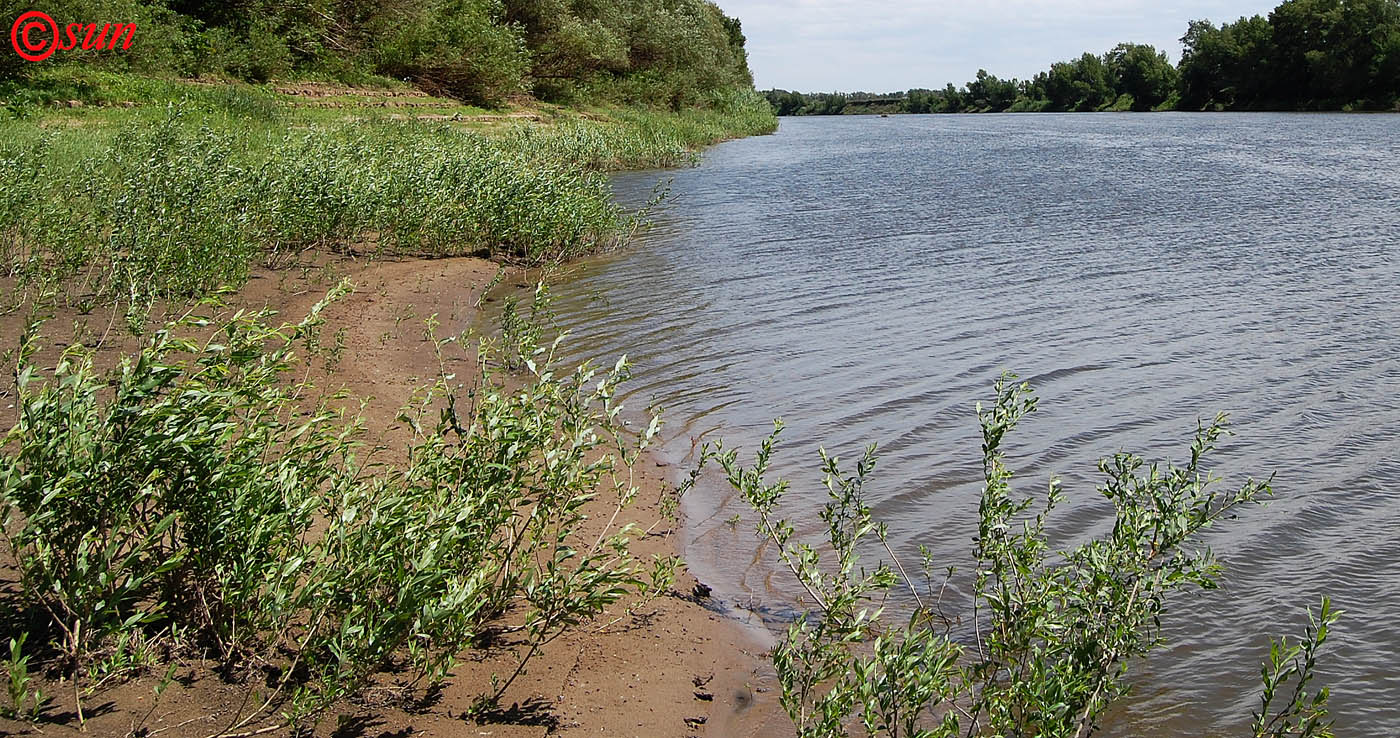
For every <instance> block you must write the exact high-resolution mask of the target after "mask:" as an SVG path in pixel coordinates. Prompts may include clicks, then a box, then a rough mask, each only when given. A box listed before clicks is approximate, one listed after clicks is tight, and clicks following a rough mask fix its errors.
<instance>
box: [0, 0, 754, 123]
mask: <svg viewBox="0 0 1400 738" xmlns="http://www.w3.org/2000/svg"><path fill="white" fill-rule="evenodd" d="M19 5H22V6H23V7H19ZM9 6H14V7H15V8H18V9H14V10H13V12H10V13H7V14H6V15H5V16H4V19H3V22H4V23H6V24H9V23H12V22H13V21H14V19H15V17H17V16H18V14H19V12H21V11H22V10H40V11H44V12H46V13H48V14H49V15H50V16H52V17H53V18H54V19H55V20H56V21H57V22H58V23H60V24H63V23H68V22H79V21H81V22H94V21H95V22H98V23H101V22H124V23H135V24H136V25H137V33H136V38H135V43H134V44H133V46H132V48H131V50H130V51H128V52H124V53H118V54H110V53H104V54H97V53H84V54H79V55H77V56H76V57H75V56H73V55H55V56H54V57H53V58H51V59H50V60H48V61H45V62H43V63H40V64H31V63H26V62H23V61H21V60H20V59H19V58H18V56H17V55H15V54H11V53H6V54H3V55H0V79H5V78H9V79H22V78H23V77H25V76H27V75H32V73H33V72H34V71H36V70H38V69H42V68H43V67H44V66H46V65H51V64H62V63H70V64H71V63H81V64H88V65H98V66H105V67H109V68H118V69H130V70H132V71H137V72H144V73H155V74H173V75H181V76H215V77H232V78H239V79H247V80H254V81H262V80H267V79H271V78H285V77H288V76H312V77H329V78H333V79H340V80H343V81H347V82H356V81H370V80H371V78H373V77H381V78H382V77H392V78H395V79H398V80H405V79H406V80H409V81H411V82H414V83H416V84H418V85H419V86H421V87H423V88H425V89H428V90H430V91H433V92H437V93H441V94H446V95H450V96H453V97H457V98H460V99H463V100H466V101H469V102H480V103H494V102H498V101H501V100H504V99H506V98H508V97H510V96H512V95H516V94H533V95H535V96H538V97H541V98H545V99H549V100H557V101H575V100H581V101H590V100H613V101H619V102H628V103H646V104H653V105H664V106H669V107H673V108H680V107H684V106H689V105H693V104H695V103H697V102H701V101H703V100H705V99H707V98H708V97H709V96H711V95H712V94H714V93H715V92H717V91H721V90H727V89H731V88H733V87H736V86H738V87H752V85H753V77H752V75H751V74H750V73H749V68H748V55H747V53H746V51H745V49H744V44H745V39H744V34H743V31H742V29H741V27H740V25H739V21H738V20H737V19H735V18H731V17H729V16H727V15H725V14H724V13H723V12H722V11H721V10H720V9H719V7H718V6H717V5H715V4H714V3H713V2H709V1H708V0H607V1H606V2H604V1H602V0H231V1H230V0H28V1H27V2H24V3H21V4H18V5H17V4H16V3H15V2H14V1H13V0H10V1H8V2H0V7H9ZM7 51H8V50H7Z"/></svg>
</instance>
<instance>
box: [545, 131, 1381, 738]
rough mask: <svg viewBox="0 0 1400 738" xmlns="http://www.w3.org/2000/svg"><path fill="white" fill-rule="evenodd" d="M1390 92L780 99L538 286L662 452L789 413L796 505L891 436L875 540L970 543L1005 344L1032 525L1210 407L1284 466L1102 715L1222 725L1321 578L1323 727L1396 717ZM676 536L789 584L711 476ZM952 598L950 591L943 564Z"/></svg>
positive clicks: (773, 584)
mask: <svg viewBox="0 0 1400 738" xmlns="http://www.w3.org/2000/svg"><path fill="white" fill-rule="evenodd" d="M1397 142H1400V116H1395V115H1375V116H1364V115H1273V114H1240V115H1233V114H1219V115H1205V114H1198V115H1190V114H1083V115H1019V116H1018V115H989V116H896V117H891V118H878V117H847V118H839V117H838V118H790V119H784V120H783V122H782V126H781V128H780V130H779V132H778V133H777V134H775V135H773V136H766V137H760V138H752V139H746V140H741V141H735V142H730V143H727V144H723V145H720V146H718V147H715V148H713V149H711V150H710V151H708V152H707V153H706V155H705V159H704V163H703V164H702V165H701V166H699V167H697V168H694V169H689V170H684V171H676V172H664V173H659V172H640V173H627V174H621V175H618V176H617V177H616V179H615V186H616V189H617V192H618V196H619V198H621V200H622V201H624V202H627V203H634V204H635V203H640V202H644V201H645V200H646V199H647V197H648V196H649V195H650V194H651V192H652V190H653V188H654V187H655V186H656V184H657V182H658V180H659V179H662V180H672V182H671V197H670V198H669V200H668V202H667V203H666V205H665V206H664V207H663V208H662V209H661V210H660V212H659V213H658V214H657V215H656V218H655V220H656V222H655V225H654V227H653V228H652V229H651V230H650V231H648V232H647V233H646V234H645V235H644V236H643V237H641V238H640V239H639V240H638V241H637V242H636V243H635V244H633V245H632V246H631V247H629V248H628V249H626V250H625V251H623V252H621V253H618V254H615V255H612V256H609V257H605V258H601V259H597V260H592V261H589V262H586V263H584V264H582V265H579V266H577V267H574V268H573V269H571V271H570V273H569V274H567V275H566V276H565V277H564V278H563V279H561V280H560V281H559V282H558V283H557V284H556V287H555V295H556V304H555V307H556V309H557V310H558V313H559V315H560V319H561V321H562V323H563V324H564V326H565V327H566V328H567V329H569V330H570V331H571V332H572V333H573V336H574V337H573V340H572V341H571V343H570V344H569V346H570V351H571V355H570V356H571V358H584V357H597V358H599V359H604V360H609V361H610V360H611V359H612V358H613V357H615V356H616V355H618V354H621V353H627V354H628V355H629V356H630V357H631V358H632V359H633V361H634V363H635V373H636V379H635V380H634V381H633V382H632V383H631V385H630V390H629V402H630V403H631V405H632V407H634V408H641V407H645V406H647V405H649V404H657V405H660V406H662V407H664V409H665V412H666V417H667V419H668V425H667V430H666V439H667V440H666V444H665V452H666V453H667V454H668V455H670V456H671V457H672V458H674V459H676V460H678V461H682V462H684V461H686V460H687V458H688V457H689V456H690V454H691V452H692V448H693V447H694V445H695V444H696V443H698V442H700V441H702V440H715V439H718V438H724V439H726V441H727V442H729V443H730V444H731V445H738V446H741V447H744V448H747V449H752V447H753V446H754V445H755V444H756V443H757V441H758V440H759V439H761V438H762V437H763V436H764V435H765V434H766V433H767V431H768V430H769V428H770V427H771V420H772V419H773V418H775V417H779V416H781V417H782V418H783V419H784V420H785V421H786V423H787V430H786V431H785V433H784V436H783V439H784V442H783V444H782V447H781V451H780V454H779V457H778V459H777V465H776V466H777V471H779V472H781V473H782V474H784V475H786V476H789V477H791V478H792V479H793V481H794V487H793V491H792V493H791V495H792V496H791V498H790V503H791V504H790V505H789V506H788V508H787V510H788V512H789V514H791V515H792V516H793V517H794V518H795V519H797V520H798V521H799V523H800V527H801V528H803V529H804V530H811V529H812V524H813V523H814V522H815V510H816V509H817V507H818V506H819V505H820V504H821V502H822V501H823V500H824V494H825V492H824V490H823V489H821V488H820V487H819V486H818V484H817V482H818V480H819V476H818V474H817V471H816V466H817V463H816V449H817V448H818V447H819V446H824V447H825V448H827V449H828V450H829V451H831V452H832V453H835V454H839V455H840V456H842V457H843V458H845V459H847V460H849V461H850V462H851V464H852V466H853V464H854V460H855V458H856V457H857V456H858V455H859V453H860V451H861V449H862V448H863V447H864V446H865V445H866V444H868V443H871V442H878V443H879V444H880V449H881V456H880V462H879V466H878V468H877V470H876V473H875V475H874V477H873V478H872V479H871V482H870V486H869V487H868V489H867V493H868V495H869V497H870V498H871V500H872V501H873V502H874V508H875V513H876V515H877V516H878V517H880V518H882V519H883V520H885V521H886V522H887V523H888V524H889V526H890V532H891V538H892V541H893V543H894V544H895V545H896V550H898V551H900V552H901V553H902V554H903V555H905V556H907V557H909V558H910V559H911V560H916V551H917V548H918V546H919V544H925V545H928V546H929V548H930V549H932V550H933V552H934V553H935V555H936V562H937V563H938V564H939V565H944V566H946V565H950V564H956V565H960V566H963V567H966V565H967V564H968V554H969V552H970V550H971V545H970V539H971V537H972V535H973V533H974V532H975V523H976V509H977V495H978V491H979V486H980V474H981V466H980V450H979V443H980V439H979V435H978V427H977V421H976V417H975V414H974V410H973V408H974V406H975V404H976V403H977V402H978V401H979V400H982V401H986V400H989V399H990V398H991V396H992V392H991V387H992V382H993V381H994V380H995V378H996V377H997V375H998V374H999V373H1000V372H1001V371H1002V370H1003V369H1007V370H1013V371H1016V372H1018V373H1019V374H1020V375H1021V376H1022V377H1023V378H1025V379H1027V380H1028V381H1030V382H1031V384H1032V385H1033V386H1034V387H1035V389H1036V390H1037V392H1038V394H1039V396H1040V398H1041V400H1040V402H1041V405H1040V410H1039V411H1038V412H1037V413H1036V414H1035V415H1033V416H1032V417H1030V418H1029V419H1027V420H1026V421H1025V422H1024V423H1023V425H1022V427H1021V428H1020V429H1018V431H1017V432H1016V433H1015V434H1014V435H1013V436H1011V437H1010V439H1009V441H1008V446H1007V447H1008V450H1009V451H1010V459H1011V463H1012V466H1013V468H1016V469H1017V470H1018V472H1019V474H1018V477H1017V482H1018V484H1019V485H1020V486H1019V489H1020V490H1022V491H1024V492H1029V493H1037V494H1039V493H1040V492H1041V491H1042V490H1043V488H1044V484H1045V482H1046V480H1047V479H1048V478H1049V476H1050V475H1051V474H1052V473H1053V474H1057V475H1059V476H1060V477H1061V478H1062V479H1063V480H1064V489H1065V491H1066V493H1067V494H1068V496H1069V502H1068V503H1067V504H1066V505H1065V507H1064V508H1062V509H1060V510H1058V511H1057V514H1056V515H1055V517H1054V525H1053V526H1052V533H1053V536H1054V540H1055V541H1056V543H1057V544H1060V545H1072V544H1073V543H1075V542H1077V541H1080V540H1083V539H1084V538H1085V537H1086V536H1090V535H1093V534H1095V533H1102V532H1103V531H1105V530H1106V529H1107V526H1108V524H1109V523H1110V521H1111V517H1110V516H1111V512H1110V509H1109V508H1108V507H1107V506H1106V505H1105V504H1104V503H1103V501H1102V500H1101V499H1100V498H1098V497H1097V495H1096V493H1095V490H1094V485H1095V483H1096V480H1097V479H1098V477H1097V472H1096V471H1095V461H1096V460H1097V459H1099V458H1100V457H1102V456H1105V455H1109V454H1112V453H1114V452H1116V451H1119V450H1129V451H1135V452H1140V453H1143V454H1144V455H1146V456H1147V457H1149V459H1158V458H1160V459H1167V460H1176V461H1183V460H1184V459H1185V457H1186V451H1187V448H1188V444H1189V442H1190V438H1191V434H1192V432H1193V431H1194V429H1195V425H1196V421H1197V419H1198V418H1209V417H1211V416H1213V415H1214V414H1215V413H1216V412H1218V411H1224V412H1228V413H1229V414H1230V416H1231V420H1232V426H1233V429H1234V430H1235V431H1236V432H1237V434H1238V435H1237V436H1236V437H1234V438H1231V439H1228V441H1227V442H1226V443H1225V444H1224V445H1223V446H1222V448H1221V450H1220V451H1219V452H1217V454H1216V455H1215V456H1214V460H1213V463H1212V464H1211V466H1212V467H1213V468H1214V469H1215V470H1216V471H1217V472H1219V473H1220V474H1221V475H1222V476H1224V477H1225V478H1226V483H1227V484H1228V483H1234V484H1236V485H1237V484H1239V483H1240V482H1241V481H1242V480H1243V479H1244V477H1245V475H1254V476H1267V475H1269V474H1271V473H1273V474H1276V476H1275V478H1274V487H1275V490H1276V497H1275V499H1274V500H1273V501H1272V502H1271V503H1270V504H1268V505H1267V506H1264V507H1258V508H1251V509H1249V510H1247V511H1245V512H1244V513H1243V514H1242V515H1241V516H1240V518H1239V519H1237V520H1232V521H1226V522H1225V523H1224V524H1222V525H1220V526H1219V527H1218V528H1217V529H1215V530H1214V531H1212V532H1211V533H1210V535H1209V536H1208V537H1207V541H1208V543H1209V544H1210V545H1211V546H1212V547H1213V548H1214V549H1215V551H1216V552H1217V554H1219V555H1220V557H1221V559H1222V560H1223V562H1224V564H1225V566H1226V569H1227V573H1226V575H1225V577H1224V580H1223V583H1224V589H1223V590H1222V591H1214V592H1205V593H1194V594H1183V595H1181V596H1175V597H1173V598H1172V600H1171V602H1170V605H1169V607H1170V609H1169V611H1168V614H1167V616H1166V618H1165V625H1166V627H1165V635H1166V637H1167V639H1168V644H1167V645H1166V646H1164V647H1162V648H1161V649H1160V650H1159V651H1157V652H1155V653H1154V654H1153V655H1152V656H1151V657H1150V658H1149V660H1148V661H1147V662H1146V663H1142V664H1138V665H1136V666H1135V667H1134V670H1133V675H1134V681H1135V683H1136V689H1135V693H1134V694H1133V695H1132V696H1130V697H1129V698H1127V700H1126V701H1125V702H1123V703H1122V705H1121V706H1120V707H1119V708H1117V709H1116V710H1115V711H1114V714H1113V715H1111V716H1110V717H1109V720H1108V722H1107V725H1106V734H1108V735H1145V736H1180V735H1227V734H1233V735H1238V734H1241V733H1243V732H1244V730H1245V729H1246V728H1247V726H1248V722H1249V718H1250V711H1251V709H1253V708H1254V707H1255V706H1256V703H1257V699H1258V698H1257V694H1258V667H1259V663H1260V661H1261V660H1262V659H1263V658H1264V657H1265V656H1266V655H1267V651H1268V639H1267V637H1268V635H1269V634H1285V633H1287V634H1293V633H1294V632H1297V631H1299V630H1300V629H1301V627H1302V625H1303V624H1304V623H1305V622H1306V619H1305V617H1304V615H1303V610H1304V608H1305V607H1306V606H1309V605H1315V604H1316V602H1317V601H1318V599H1319V597H1321V596H1322V595H1324V594H1326V595H1330V596H1331V597H1332V599H1333V601H1334V604H1335V605H1336V606H1337V607H1338V608H1340V609H1343V610H1345V611H1346V614H1345V616H1344V619H1343V620H1342V622H1341V623H1340V625H1339V627H1338V629H1337V630H1336V631H1335V633H1334V640H1333V641H1331V642H1330V643H1329V646H1330V647H1329V648H1328V650H1327V652H1326V654H1325V656H1324V659H1323V661H1324V662H1325V667H1324V669H1323V673H1322V679H1324V680H1325V681H1326V682H1328V683H1331V684H1332V685H1333V688H1334V696H1333V712H1334V716H1335V717H1336V719H1337V726H1338V731H1339V734H1341V735H1354V736H1363V735H1397V734H1400V668H1397V666H1400V143H1397ZM684 511H685V532H686V533H685V535H686V539H685V552H686V555H687V557H688V559H689V560H690V561H691V562H692V565H693V567H694V568H695V570H696V571H697V572H698V573H699V574H700V576H701V577H702V578H703V579H704V580H705V581H707V582H708V583H710V584H711V585H712V586H713V587H714V589H715V592H716V594H717V595H718V596H719V597H721V598H722V600H723V601H724V602H726V603H727V604H728V605H729V606H730V607H733V608H735V609H736V610H742V609H743V608H749V609H751V610H756V611H758V612H759V613H762V614H764V615H766V616H767V617H768V618H769V619H770V620H773V619H778V618H781V616H782V615H783V614H784V613H787V612H790V610H791V603H792V602H794V601H795V598H796V593H795V592H794V591H793V586H792V583H791V582H790V581H789V580H787V579H785V578H784V577H782V576H781V575H779V574H778V572H777V570H776V569H775V566H774V565H775V560H774V556H773V553H772V551H769V550H765V549H762V548H760V547H759V546H758V545H757V542H756V539H755V537H754V535H753V532H752V524H751V522H750V520H749V519H745V520H744V522H742V523H740V524H737V525H735V524H733V523H731V522H729V521H731V520H732V518H733V516H734V515H735V514H738V513H743V512H744V506H743V504H742V502H741V501H738V500H736V499H734V497H733V495H732V494H731V493H730V492H729V490H728V489H727V488H726V487H724V486H723V484H722V483H721V480H717V479H714V478H713V477H708V478H706V479H705V480H704V482H703V483H702V484H701V485H700V487H699V488H698V489H697V490H695V492H693V493H692V494H691V495H690V496H689V498H688V499H687V501H686V504H685V506H684ZM955 585H956V586H955V587H954V590H953V592H952V594H951V595H950V599H949V602H950V603H951V606H952V607H954V608H957V607H959V606H961V605H963V604H965V601H966V591H965V590H966V587H965V585H963V584H961V583H958V582H956V581H955Z"/></svg>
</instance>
